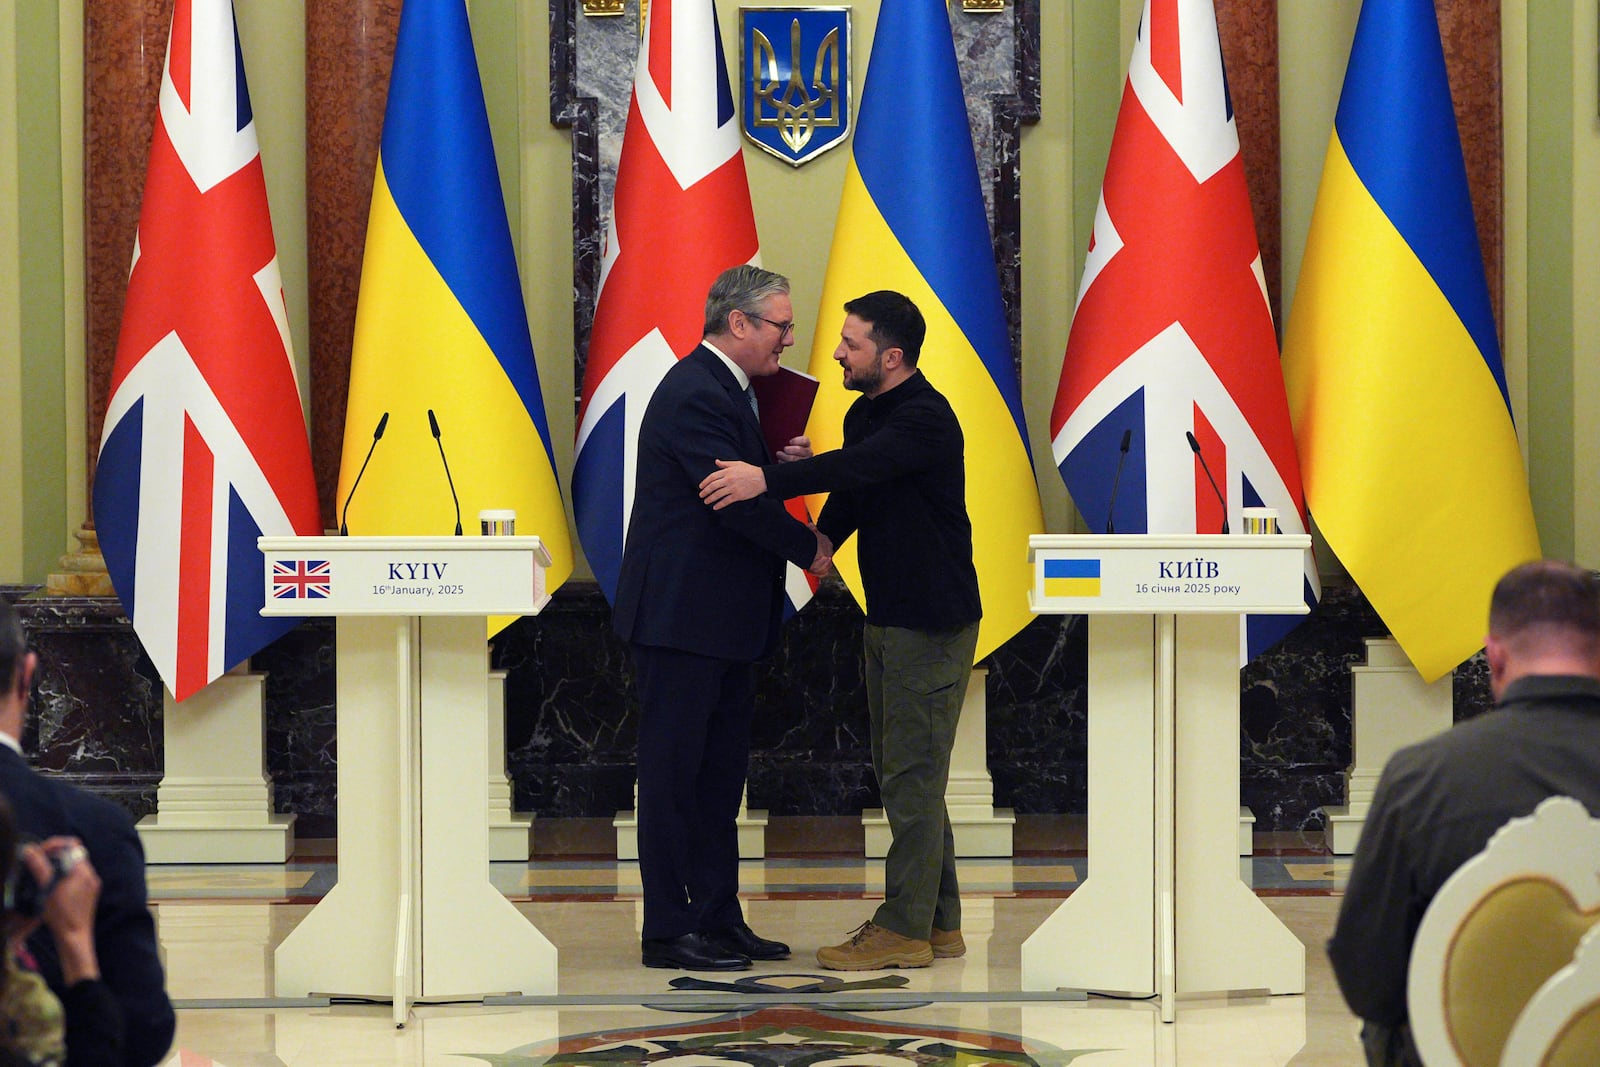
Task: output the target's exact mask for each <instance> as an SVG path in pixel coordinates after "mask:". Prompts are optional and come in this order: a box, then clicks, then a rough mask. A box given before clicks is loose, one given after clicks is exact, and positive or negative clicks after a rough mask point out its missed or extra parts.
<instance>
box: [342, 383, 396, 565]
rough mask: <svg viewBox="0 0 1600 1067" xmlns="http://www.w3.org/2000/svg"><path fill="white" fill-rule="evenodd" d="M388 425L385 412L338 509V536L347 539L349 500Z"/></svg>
mask: <svg viewBox="0 0 1600 1067" xmlns="http://www.w3.org/2000/svg"><path fill="white" fill-rule="evenodd" d="M388 425H389V413H388V412H387V411H385V412H384V413H383V417H382V418H380V419H379V420H378V428H377V429H376V430H373V431H372V444H370V445H368V446H367V458H366V459H364V460H362V461H361V469H360V470H358V471H356V480H355V481H353V482H351V483H350V492H349V494H348V495H347V496H346V497H345V498H344V507H342V508H340V509H339V536H340V537H349V536H350V527H348V526H346V525H345V519H347V518H349V517H350V500H351V498H353V497H354V496H355V495H356V486H358V485H360V484H361V476H362V475H363V474H365V473H367V464H368V463H371V462H372V453H373V452H374V451H375V450H376V449H377V447H378V439H379V438H380V437H382V436H383V428H384V427H385V426H388Z"/></svg>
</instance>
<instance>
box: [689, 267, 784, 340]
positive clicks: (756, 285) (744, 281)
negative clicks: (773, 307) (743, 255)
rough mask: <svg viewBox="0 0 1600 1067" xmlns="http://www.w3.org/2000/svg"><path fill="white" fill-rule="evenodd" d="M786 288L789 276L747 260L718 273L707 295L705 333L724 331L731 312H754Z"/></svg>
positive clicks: (726, 328)
mask: <svg viewBox="0 0 1600 1067" xmlns="http://www.w3.org/2000/svg"><path fill="white" fill-rule="evenodd" d="M788 291H789V279H788V278H785V277H784V276H783V275H781V274H776V273H774V272H772V271H770V270H762V269H761V268H760V267H753V266H751V265H750V264H748V263H746V264H745V265H743V266H740V267H729V268H728V269H727V270H725V271H723V272H722V273H721V274H719V275H717V280H716V281H714V282H712V283H711V291H710V292H709V293H707V294H706V328H705V336H707V337H715V336H717V335H718V334H722V333H727V332H728V314H729V313H730V312H733V311H743V312H745V313H746V314H752V315H753V314H755V313H756V311H757V310H758V309H759V308H761V307H762V306H763V305H764V304H765V303H766V302H767V301H768V300H769V299H771V298H772V297H774V296H777V295H778V294H779V293H788Z"/></svg>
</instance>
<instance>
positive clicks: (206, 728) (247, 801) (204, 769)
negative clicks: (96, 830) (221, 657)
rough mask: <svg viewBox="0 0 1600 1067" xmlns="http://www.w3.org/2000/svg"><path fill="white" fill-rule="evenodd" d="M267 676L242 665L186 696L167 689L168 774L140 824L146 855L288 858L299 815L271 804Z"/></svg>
mask: <svg viewBox="0 0 1600 1067" xmlns="http://www.w3.org/2000/svg"><path fill="white" fill-rule="evenodd" d="M265 681H266V676H265V675H262V674H251V673H248V667H247V666H244V665H241V666H239V667H236V668H235V669H234V670H232V671H229V672H228V673H227V674H225V675H223V676H222V677H220V678H218V679H217V680H216V681H214V682H212V683H211V684H210V685H208V686H206V687H205V688H204V689H202V690H201V691H200V692H198V693H196V694H194V695H193V696H192V697H190V698H189V699H188V700H186V701H184V702H183V703H182V704H179V703H177V702H176V701H175V700H173V698H172V692H171V690H166V691H165V692H164V695H163V701H164V703H163V710H162V716H163V718H162V727H163V749H164V752H163V762H164V765H165V774H164V776H163V777H162V779H161V784H160V785H158V786H157V787H156V813H155V814H154V815H147V816H145V817H144V818H143V819H140V820H139V824H138V830H139V839H140V841H141V842H142V843H143V845H144V853H145V859H146V861H147V862H149V863H283V862H285V861H286V860H288V858H289V855H290V853H291V852H293V851H294V816H293V815H278V814H275V813H274V812H273V810H272V785H271V783H270V781H269V780H268V778H267V774H266V762H265V752H264V750H265V745H264V743H263V739H262V736H263V729H264V726H263V722H264V718H263V713H262V708H263V700H262V689H263V686H264V683H265Z"/></svg>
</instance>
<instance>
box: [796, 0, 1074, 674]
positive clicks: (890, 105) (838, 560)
mask: <svg viewBox="0 0 1600 1067" xmlns="http://www.w3.org/2000/svg"><path fill="white" fill-rule="evenodd" d="M874 39H875V40H876V42H877V44H878V47H874V48H873V51H872V59H871V61H870V62H869V63H868V65H867V78H866V84H865V86H864V88H863V90H862V94H861V109H860V111H859V112H858V114H857V117H856V135H855V146H854V153H853V157H852V159H851V162H850V166H849V170H848V172H847V173H846V175H845V182H844V193H843V195H842V196H841V197H840V200H839V218H838V222H837V224H836V226H835V229H834V233H833V248H832V250H831V252H830V254H829V257H828V271H827V275H826V277H825V278H824V280H823V286H822V306H821V311H820V314H819V316H818V319H817V329H816V340H815V343H814V345H813V347H812V350H811V373H812V374H813V375H815V376H816V377H817V378H818V379H819V380H821V382H822V383H823V384H822V386H821V388H819V389H818V391H817V398H816V402H815V405H814V406H813V407H812V410H811V421H810V423H809V425H808V426H807V432H808V434H809V435H810V437H811V440H812V445H813V447H814V448H815V449H816V450H817V451H818V452H821V451H823V450H825V449H830V448H837V447H839V445H840V444H841V443H842V442H843V435H842V429H841V422H842V420H843V418H844V413H845V410H846V409H847V408H848V407H849V406H850V404H851V403H852V402H854V401H855V400H856V399H857V398H858V396H859V395H860V394H858V393H852V392H848V391H846V390H845V389H844V387H843V386H842V385H841V384H840V372H839V367H838V364H836V363H835V362H834V361H833V352H834V349H835V348H836V347H837V346H838V343H839V327H840V326H842V325H843V323H844V309H843V305H844V302H845V301H846V300H850V299H853V298H854V297H858V296H861V295H863V294H865V293H869V292H872V291H874V290H877V289H894V290H897V291H899V292H901V293H904V294H905V295H906V296H908V297H910V298H911V299H912V301H914V302H915V303H916V305H917V307H918V308H920V309H921V311H922V314H923V317H924V318H925V319H926V320H927V323H928V335H927V338H926V340H925V341H924V342H923V345H922V355H921V357H920V359H919V360H918V362H917V366H918V368H919V369H921V370H922V371H923V373H925V374H926V375H927V376H928V380H929V381H930V382H931V383H932V384H933V386H934V387H935V388H936V389H938V390H939V391H940V392H941V393H943V394H944V395H945V396H946V397H947V398H948V399H949V401H950V403H951V405H952V406H953V407H954V408H955V412H956V417H957V418H958V419H960V421H961V429H962V433H963V435H964V437H965V439H966V451H967V514H968V515H969V516H970V517H971V519H972V542H973V544H972V548H973V557H974V562H975V563H976V565H977V570H978V586H979V593H980V594H981V596H982V598H983V624H982V626H981V628H980V629H979V631H978V650H977V655H978V657H979V658H980V659H981V658H982V657H984V656H986V655H988V654H989V653H990V652H992V651H993V650H994V649H995V648H997V647H998V646H999V645H1001V644H1002V643H1004V642H1005V641H1006V639H1007V638H1009V637H1011V636H1012V635H1013V634H1015V633H1016V632H1017V631H1018V630H1020V629H1022V627H1023V626H1025V625H1027V623H1028V621H1029V619H1030V618H1032V615H1031V614H1030V612H1029V610H1028V590H1029V588H1030V587H1031V585H1032V582H1033V575H1032V571H1031V568H1030V565H1029V563H1028V552H1027V545H1028V536H1029V535H1030V534H1036V533H1042V532H1043V530H1044V518H1043V513H1042V511H1041V509H1040V506H1039V490H1038V486H1037V485H1036V484H1035V483H1034V479H1033V462H1032V459H1031V457H1030V456H1029V453H1028V445H1027V439H1028V435H1027V429H1026V427H1025V425H1024V423H1023V415H1022V396H1021V389H1020V387H1019V383H1018V381H1017V373H1016V365H1015V363H1014V362H1013V359H1012V353H1011V343H1010V335H1009V334H1008V333H1007V330H1006V320H1005V309H1004V306H1003V305H1002V304H1001V301H1000V283H999V279H998V277H997V276H996V274H995V266H994V263H995V259H994V245H993V244H992V243H991V242H990V238H989V224H988V219H987V218H986V217H985V215H984V205H983V193H982V190H981V189H980V187H979V185H978V169H977V163H976V161H975V158H974V155H973V149H972V132H971V130H970V129H969V127H968V125H967V109H966V101H965V100H964V99H963V97H962V93H961V75H960V72H959V71H958V69H957V67H956V53H955V44H954V41H953V40H952V37H951V33H950V22H949V15H948V13H947V11H946V9H945V5H944V4H943V3H941V2H940V0H884V2H883V6H882V8H881V9H880V11H879V14H878V25H877V29H876V31H875V33H874ZM822 499H823V498H816V499H813V500H812V501H810V504H811V507H812V512H813V514H815V513H816V512H817V511H818V510H820V507H821V501H822ZM834 563H835V564H836V565H837V566H838V568H839V572H840V573H841V575H843V577H844V579H845V582H846V583H847V584H848V585H849V586H850V589H851V591H852V592H853V593H854V594H855V596H856V599H857V600H858V601H860V600H861V599H862V592H861V579H860V572H859V570H858V569H857V567H856V558H855V552H854V549H853V545H851V544H849V543H847V544H846V546H845V548H844V549H843V550H841V551H840V553H839V554H838V555H837V556H836V557H835V558H834ZM932 577H933V576H930V579H931V578H932Z"/></svg>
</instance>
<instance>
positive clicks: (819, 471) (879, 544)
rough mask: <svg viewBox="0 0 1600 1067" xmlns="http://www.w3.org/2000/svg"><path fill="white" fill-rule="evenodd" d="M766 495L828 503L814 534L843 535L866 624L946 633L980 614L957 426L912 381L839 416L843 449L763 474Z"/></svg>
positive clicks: (930, 393)
mask: <svg viewBox="0 0 1600 1067" xmlns="http://www.w3.org/2000/svg"><path fill="white" fill-rule="evenodd" d="M762 472H763V473H764V474H765V475H766V479H767V492H768V493H770V494H772V495H774V496H777V497H780V498H787V497H794V496H801V495H804V494H808V493H828V494H829V496H828V502H827V504H826V505H825V506H824V507H823V509H822V514H821V515H819V516H818V517H817V528H818V529H819V530H821V531H822V532H823V533H824V534H826V535H827V536H828V538H829V539H830V540H832V542H833V543H834V545H835V546H836V547H837V546H838V545H840V544H843V543H844V541H845V540H846V539H847V538H848V537H850V536H851V535H852V534H854V535H856V536H857V545H856V552H857V558H858V560H859V562H860V565H861V582H862V585H863V586H864V587H865V589H866V598H867V621H868V622H870V623H873V624H874V625H877V626H899V627H905V628H907V629H913V630H930V631H932V630H948V629H953V628H955V627H957V626H965V625H967V624H969V623H973V622H977V621H978V619H979V618H980V617H981V616H982V614H983V608H982V605H981V603H980V602H979V598H978V572H977V570H976V568H974V567H973V564H972V523H971V522H970V521H969V520H968V518H967V500H966V463H965V455H964V440H963V438H962V435H961V423H960V422H958V421H957V420H956V414H955V412H954V411H953V410H952V409H951V407H950V402H949V401H948V400H946V399H945V398H944V396H943V394H941V393H940V392H939V391H938V390H937V389H935V388H934V387H933V386H932V385H931V384H930V383H929V382H928V379H927V378H926V377H925V376H924V375H923V374H922V372H921V371H918V372H917V373H915V374H913V375H912V376H911V377H909V378H907V379H906V380H905V381H903V382H901V383H900V384H899V385H896V386H894V387H893V388H891V389H889V390H887V391H885V392H883V393H880V394H879V395H878V396H876V397H870V398H869V397H865V396H864V397H862V398H861V399H859V400H857V401H856V402H855V403H854V404H852V405H851V406H850V410H849V411H847V412H846V413H845V416H844V447H843V448H839V449H835V450H834V451H831V452H824V453H822V454H820V455H817V456H813V457H811V458H810V459H802V460H795V461H793V462H791V463H782V464H771V465H769V466H766V467H763V468H762Z"/></svg>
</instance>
